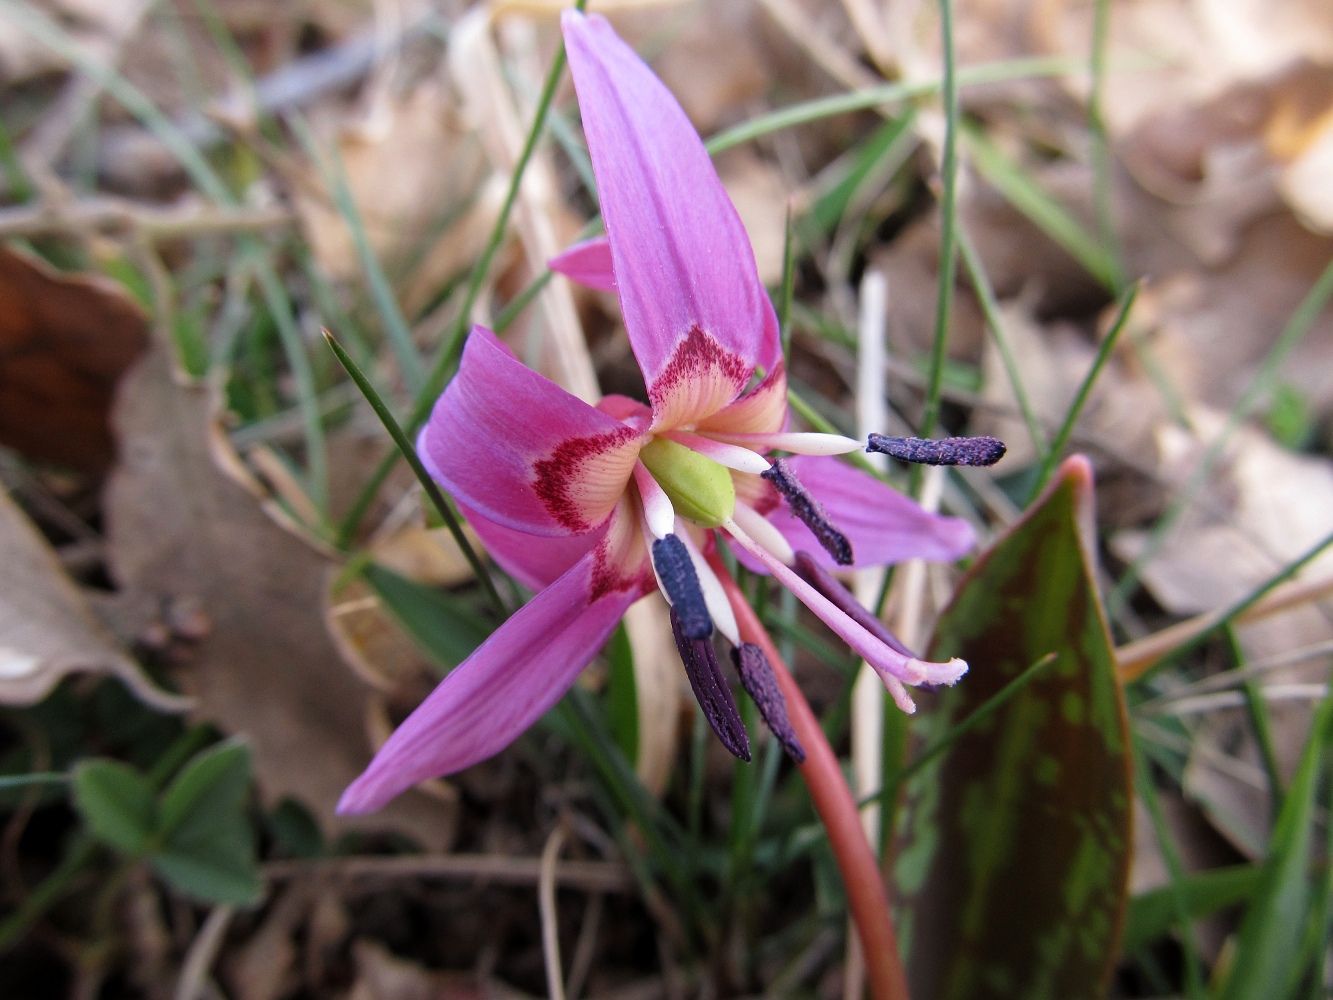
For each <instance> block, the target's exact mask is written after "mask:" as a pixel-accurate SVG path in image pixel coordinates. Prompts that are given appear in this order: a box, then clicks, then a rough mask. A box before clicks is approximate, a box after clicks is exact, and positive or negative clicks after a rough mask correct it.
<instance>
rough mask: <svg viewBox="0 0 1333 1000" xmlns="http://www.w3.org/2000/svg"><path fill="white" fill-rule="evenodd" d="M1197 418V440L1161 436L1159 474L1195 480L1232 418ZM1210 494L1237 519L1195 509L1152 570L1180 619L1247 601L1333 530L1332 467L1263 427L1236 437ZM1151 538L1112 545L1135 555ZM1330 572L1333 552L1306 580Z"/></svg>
mask: <svg viewBox="0 0 1333 1000" xmlns="http://www.w3.org/2000/svg"><path fill="white" fill-rule="evenodd" d="M1190 418H1191V422H1192V423H1193V425H1194V426H1195V427H1196V428H1197V429H1198V436H1195V435H1191V434H1189V433H1188V432H1186V431H1184V430H1182V429H1181V428H1179V427H1176V426H1174V425H1167V426H1165V427H1163V428H1162V429H1161V431H1160V432H1159V437H1160V446H1159V447H1160V453H1161V470H1160V471H1161V474H1162V475H1163V477H1164V478H1167V479H1168V480H1169V481H1172V482H1176V483H1183V482H1184V480H1185V479H1186V477H1188V476H1189V475H1190V473H1191V472H1192V470H1193V468H1194V466H1195V464H1196V462H1197V461H1198V459H1199V458H1200V456H1201V455H1202V452H1203V448H1204V447H1205V446H1206V443H1207V442H1209V441H1211V440H1212V439H1213V437H1214V436H1215V435H1216V434H1217V433H1219V432H1220V430H1221V428H1222V424H1223V422H1224V418H1223V417H1222V415H1220V414H1217V413H1213V412H1208V411H1205V410H1199V409H1196V410H1194V411H1192V412H1191V414H1190ZM1205 489H1206V491H1207V493H1208V495H1209V497H1210V498H1211V499H1212V500H1213V501H1214V503H1218V504H1221V505H1223V506H1224V507H1225V508H1227V509H1228V516H1227V517H1226V518H1225V519H1223V518H1222V517H1220V516H1219V515H1218V514H1216V513H1214V512H1213V511H1212V510H1210V509H1208V508H1205V507H1204V506H1203V505H1199V504H1196V505H1195V506H1194V507H1192V508H1191V510H1190V512H1189V513H1187V514H1186V515H1185V517H1184V518H1183V519H1182V520H1181V522H1180V523H1179V524H1178V525H1177V527H1176V529H1175V531H1174V532H1173V533H1172V540H1170V541H1168V542H1167V544H1166V545H1165V546H1164V547H1163V548H1162V549H1161V551H1160V552H1158V553H1157V555H1156V556H1154V557H1153V558H1152V559H1150V560H1149V561H1148V563H1147V565H1146V567H1145V571H1144V582H1145V583H1146V584H1147V585H1148V586H1149V587H1150V588H1151V589H1152V591H1153V594H1154V596H1155V597H1156V598H1157V599H1158V601H1159V602H1160V603H1161V604H1162V605H1163V606H1164V607H1165V608H1166V609H1167V610H1169V611H1171V612H1172V613H1173V614H1180V615H1190V614H1198V613H1201V612H1204V611H1210V610H1212V609H1213V608H1218V607H1224V606H1226V605H1228V604H1230V603H1232V602H1234V601H1237V600H1240V599H1241V598H1243V597H1244V596H1245V595H1246V594H1247V593H1249V591H1250V590H1251V589H1253V588H1254V587H1255V586H1257V585H1258V584H1260V583H1262V582H1263V581H1264V580H1265V579H1267V578H1268V577H1270V576H1272V574H1273V573H1275V572H1276V571H1277V570H1278V569H1280V568H1281V566H1282V565H1283V564H1284V563H1285V562H1287V561H1288V560H1292V559H1295V558H1297V557H1298V556H1300V555H1301V554H1303V553H1304V552H1305V551H1306V550H1308V549H1309V548H1310V546H1312V545H1314V544H1315V542H1317V541H1319V540H1320V539H1321V538H1323V537H1324V536H1325V535H1327V534H1328V533H1329V532H1330V531H1333V461H1330V460H1329V459H1327V458H1322V457H1315V456H1309V455H1296V454H1293V453H1291V452H1289V451H1286V450H1285V449H1283V448H1280V447H1278V446H1277V445H1276V444H1274V443H1273V442H1272V441H1271V440H1270V439H1269V438H1268V437H1267V435H1265V434H1262V433H1260V432H1259V431H1256V430H1252V429H1249V428H1243V429H1241V430H1240V431H1238V432H1237V433H1236V435H1235V436H1234V438H1233V439H1232V441H1231V443H1230V445H1229V446H1228V447H1227V449H1226V454H1225V460H1224V463H1223V464H1222V466H1221V468H1220V469H1219V470H1217V471H1216V472H1215V473H1214V476H1213V479H1212V481H1211V482H1210V483H1209V484H1208V485H1207V486H1206V487H1205ZM1145 542H1146V538H1145V535H1144V533H1143V532H1141V531H1125V532H1121V533H1119V534H1118V535H1116V536H1115V537H1114V538H1112V540H1111V548H1112V551H1113V552H1115V553H1116V554H1117V555H1118V556H1120V557H1121V558H1123V559H1133V558H1135V557H1136V556H1137V555H1138V554H1139V553H1140V552H1141V551H1142V550H1143V546H1144V544H1145ZM1329 575H1333V552H1327V553H1325V554H1323V555H1322V556H1320V557H1319V558H1317V559H1316V560H1315V561H1314V562H1313V563H1311V564H1310V565H1309V566H1308V567H1307V568H1306V569H1305V570H1304V571H1303V572H1302V574H1301V578H1302V579H1322V578H1324V577H1327V576H1329ZM1316 617H1317V616H1316ZM1262 627H1264V625H1263V624H1262V623H1259V624H1255V625H1253V626H1247V629H1248V628H1262ZM1278 651H1280V650H1273V651H1270V652H1278Z"/></svg>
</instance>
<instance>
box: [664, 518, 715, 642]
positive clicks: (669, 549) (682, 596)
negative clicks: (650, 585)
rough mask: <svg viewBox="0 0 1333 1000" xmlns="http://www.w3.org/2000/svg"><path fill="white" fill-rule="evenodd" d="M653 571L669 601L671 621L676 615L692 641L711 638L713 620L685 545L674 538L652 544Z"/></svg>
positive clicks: (666, 538) (670, 536)
mask: <svg viewBox="0 0 1333 1000" xmlns="http://www.w3.org/2000/svg"><path fill="white" fill-rule="evenodd" d="M653 569H654V570H656V571H657V579H658V581H659V582H660V583H661V584H662V589H663V590H665V591H666V595H667V597H668V598H669V599H670V601H671V609H672V617H673V619H674V618H675V617H676V616H677V615H679V617H680V621H681V627H682V628H683V629H684V630H685V634H686V635H687V636H689V637H690V638H691V639H707V638H708V637H709V636H711V635H712V634H713V619H712V618H711V617H710V616H709V614H708V604H707V603H706V602H705V601H704V593H703V589H702V588H701V587H700V586H699V576H698V574H697V573H695V572H694V561H693V560H692V559H690V553H689V550H688V549H687V548H685V543H684V542H682V541H681V540H680V539H679V538H678V537H676V536H675V535H671V534H669V535H667V536H666V537H665V538H659V539H657V540H656V541H654V542H653Z"/></svg>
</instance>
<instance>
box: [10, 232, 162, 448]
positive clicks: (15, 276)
mask: <svg viewBox="0 0 1333 1000" xmlns="http://www.w3.org/2000/svg"><path fill="white" fill-rule="evenodd" d="M147 343H148V317H147V315H146V314H145V313H144V311H143V309H142V308H140V307H139V305H138V304H137V303H136V302H135V301H134V300H133V299H132V298H130V296H129V295H128V294H126V292H125V290H124V289H123V288H121V287H120V286H119V285H117V284H115V283H114V282H112V281H109V280H107V279H105V278H99V277H95V276H88V275H63V274H60V273H58V272H57V271H55V270H54V269H53V268H51V267H50V266H49V265H47V264H46V263H44V262H43V261H41V260H39V259H37V258H35V257H33V256H31V255H29V254H25V253H21V252H19V251H17V250H13V249H10V248H8V247H4V246H0V444H6V445H9V446H10V447H12V448H16V449H17V450H18V451H20V452H22V453H23V454H24V455H26V456H27V457H28V458H30V459H32V460H34V461H39V462H51V463H55V464H58V465H66V466H70V467H72V468H75V469H78V470H80V471H82V472H88V473H92V474H94V475H96V474H99V473H101V472H103V471H105V470H106V468H107V466H108V465H110V463H111V457H112V443H111V431H110V428H109V426H108V423H107V413H108V410H109V409H110V406H111V397H112V394H113V393H114V392H115V388H116V383H117V382H118V381H119V379H120V377H121V375H122V374H124V372H125V370H126V369H127V368H129V366H130V365H131V364H132V363H133V362H134V359H135V358H137V357H138V356H139V355H140V354H142V353H143V349H144V347H145V345H146V344H147Z"/></svg>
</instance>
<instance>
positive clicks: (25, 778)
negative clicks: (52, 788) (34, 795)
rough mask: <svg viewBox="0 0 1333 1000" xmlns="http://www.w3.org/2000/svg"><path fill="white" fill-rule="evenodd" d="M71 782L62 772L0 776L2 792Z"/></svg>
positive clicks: (0, 789) (36, 772)
mask: <svg viewBox="0 0 1333 1000" xmlns="http://www.w3.org/2000/svg"><path fill="white" fill-rule="evenodd" d="M65 781H69V775H68V774H65V773H63V772H61V771H34V772H33V773H32V774H4V775H0V791H4V790H6V789H10V788H28V787H30V786H32V785H56V784H60V783H62V782H65Z"/></svg>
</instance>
